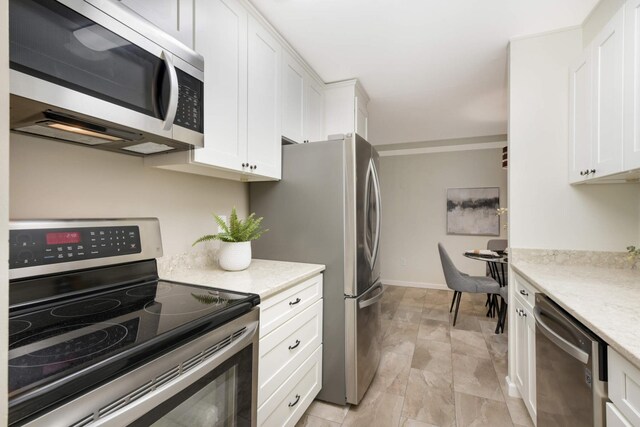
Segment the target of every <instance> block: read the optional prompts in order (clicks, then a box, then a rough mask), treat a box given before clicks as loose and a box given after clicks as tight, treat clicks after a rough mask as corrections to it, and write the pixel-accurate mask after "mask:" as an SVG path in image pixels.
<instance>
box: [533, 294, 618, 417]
mask: <svg viewBox="0 0 640 427" xmlns="http://www.w3.org/2000/svg"><path fill="white" fill-rule="evenodd" d="M534 316H535V319H536V390H537V392H536V398H537V417H538V423H537V425H538V426H539V427H548V426H562V427H570V426H576V427H578V426H579V427H587V426H604V425H605V421H604V419H605V403H606V399H607V360H606V354H607V353H606V351H607V344H606V343H605V342H604V341H602V340H601V339H600V338H598V337H597V336H596V335H595V334H593V332H591V331H590V330H589V329H587V328H586V327H585V326H584V325H582V324H581V323H580V322H578V321H577V320H576V319H574V318H573V317H572V316H571V315H570V314H568V313H567V312H566V311H564V310H563V309H562V308H561V307H560V306H558V305H557V304H556V303H554V302H553V301H552V300H551V299H549V297H547V296H546V295H544V294H536V305H535V309H534Z"/></svg>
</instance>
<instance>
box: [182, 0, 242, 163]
mask: <svg viewBox="0 0 640 427" xmlns="http://www.w3.org/2000/svg"><path fill="white" fill-rule="evenodd" d="M196 9H197V11H198V14H197V16H196V34H197V37H196V40H195V48H196V50H197V51H198V52H199V53H201V54H202V55H203V56H204V60H205V86H204V88H205V92H204V134H205V148H204V149H200V150H195V151H194V152H193V159H194V161H195V162H197V163H202V164H209V165H217V166H220V167H223V168H226V169H230V170H235V171H242V169H243V168H242V164H243V163H246V161H247V34H248V27H247V25H248V18H249V15H248V13H247V11H246V10H245V9H244V8H243V7H242V6H241V5H240V4H239V3H238V2H237V1H236V0H197V4H196Z"/></svg>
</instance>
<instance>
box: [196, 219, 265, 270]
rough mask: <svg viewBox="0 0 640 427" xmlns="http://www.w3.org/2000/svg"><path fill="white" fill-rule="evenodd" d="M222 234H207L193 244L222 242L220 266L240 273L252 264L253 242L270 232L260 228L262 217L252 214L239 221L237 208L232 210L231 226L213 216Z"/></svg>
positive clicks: (219, 254) (219, 257)
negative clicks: (212, 241)
mask: <svg viewBox="0 0 640 427" xmlns="http://www.w3.org/2000/svg"><path fill="white" fill-rule="evenodd" d="M213 217H214V219H215V220H216V223H217V224H218V227H219V230H220V232H219V233H217V234H207V235H205V236H202V237H200V238H199V239H198V240H196V241H195V242H194V243H193V246H195V245H197V244H198V243H202V242H209V241H211V240H220V242H221V243H220V251H219V252H218V264H220V267H221V268H223V269H225V270H228V271H240V270H244V269H246V268H247V267H249V264H251V241H252V240H256V239H258V238H259V237H260V236H262V235H263V234H264V233H266V232H267V231H269V230H263V229H262V228H261V226H260V224H261V223H262V219H263V218H262V217H260V218H256V214H255V213H252V214H251V215H249V216H248V217H247V218H246V219H244V220H241V219H238V214H237V213H236V208H235V207H234V208H233V209H232V210H231V215H229V225H227V223H226V222H225V221H224V219H222V218H221V217H220V216H218V215H213Z"/></svg>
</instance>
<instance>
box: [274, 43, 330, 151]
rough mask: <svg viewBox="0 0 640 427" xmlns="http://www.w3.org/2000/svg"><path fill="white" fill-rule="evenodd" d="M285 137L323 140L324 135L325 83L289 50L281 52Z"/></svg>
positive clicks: (293, 139)
mask: <svg viewBox="0 0 640 427" xmlns="http://www.w3.org/2000/svg"><path fill="white" fill-rule="evenodd" d="M282 136H284V137H286V138H287V139H290V140H291V141H293V142H297V143H302V142H310V141H321V140H324V139H326V136H325V135H324V84H322V83H319V82H318V81H316V79H314V78H313V77H312V76H311V75H310V74H309V73H308V72H307V71H306V70H305V69H304V67H303V65H302V64H301V63H300V62H299V61H298V60H297V59H296V58H294V57H293V56H292V55H291V54H290V53H289V52H287V51H286V50H284V49H283V54H282Z"/></svg>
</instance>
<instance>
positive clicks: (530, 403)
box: [523, 306, 536, 420]
mask: <svg viewBox="0 0 640 427" xmlns="http://www.w3.org/2000/svg"><path fill="white" fill-rule="evenodd" d="M523 317H524V323H525V324H526V328H527V384H526V388H527V398H526V399H524V397H523V399H524V404H525V406H526V407H527V409H528V410H529V415H531V418H532V419H534V420H535V419H536V320H535V318H534V317H533V313H532V312H531V311H529V309H528V308H526V306H525V311H524V314H523Z"/></svg>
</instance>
